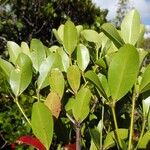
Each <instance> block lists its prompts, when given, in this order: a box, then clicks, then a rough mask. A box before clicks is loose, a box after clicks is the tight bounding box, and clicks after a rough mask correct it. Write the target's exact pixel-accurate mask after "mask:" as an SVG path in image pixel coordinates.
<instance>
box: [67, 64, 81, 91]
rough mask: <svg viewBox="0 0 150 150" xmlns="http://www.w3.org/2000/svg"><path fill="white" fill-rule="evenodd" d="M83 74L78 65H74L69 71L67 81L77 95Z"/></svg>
mask: <svg viewBox="0 0 150 150" xmlns="http://www.w3.org/2000/svg"><path fill="white" fill-rule="evenodd" d="M80 79H81V73H80V70H79V68H78V66H76V65H72V66H70V67H69V68H68V70H67V80H68V83H69V85H70V87H71V88H72V90H73V91H74V92H75V93H77V91H78V89H79V87H80Z"/></svg>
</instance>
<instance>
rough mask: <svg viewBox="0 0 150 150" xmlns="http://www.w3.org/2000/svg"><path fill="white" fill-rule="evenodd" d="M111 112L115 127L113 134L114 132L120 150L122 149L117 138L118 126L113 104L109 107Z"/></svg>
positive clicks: (118, 137)
mask: <svg viewBox="0 0 150 150" xmlns="http://www.w3.org/2000/svg"><path fill="white" fill-rule="evenodd" d="M111 110H112V115H113V120H114V125H115V132H116V136H117V142H118V145H119V147H120V148H122V147H123V146H122V142H121V139H120V136H119V130H118V125H117V119H116V114H115V103H113V104H112V106H111Z"/></svg>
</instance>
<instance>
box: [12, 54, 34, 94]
mask: <svg viewBox="0 0 150 150" xmlns="http://www.w3.org/2000/svg"><path fill="white" fill-rule="evenodd" d="M16 65H17V66H16V69H15V70H13V71H11V74H10V86H11V89H12V91H13V93H14V94H15V96H19V95H20V94H21V93H22V92H23V91H24V90H25V89H26V88H27V87H28V85H29V84H30V82H31V79H32V62H31V60H30V58H29V57H28V56H27V55H26V54H24V53H20V54H19V56H18V58H17V61H16Z"/></svg>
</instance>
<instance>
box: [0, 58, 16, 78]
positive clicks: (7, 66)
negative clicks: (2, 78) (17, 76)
mask: <svg viewBox="0 0 150 150" xmlns="http://www.w3.org/2000/svg"><path fill="white" fill-rule="evenodd" d="M0 68H1V69H2V70H3V72H4V74H5V75H6V78H7V80H8V79H9V77H10V73H11V71H13V70H14V67H13V65H12V64H11V63H10V62H8V61H6V60H4V59H2V58H0Z"/></svg>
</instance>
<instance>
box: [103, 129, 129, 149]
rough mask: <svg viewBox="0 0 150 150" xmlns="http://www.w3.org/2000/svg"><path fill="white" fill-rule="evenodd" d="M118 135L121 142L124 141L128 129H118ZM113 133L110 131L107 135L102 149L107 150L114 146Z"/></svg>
mask: <svg viewBox="0 0 150 150" xmlns="http://www.w3.org/2000/svg"><path fill="white" fill-rule="evenodd" d="M118 134H119V137H120V138H121V140H125V139H127V138H128V129H123V128H122V129H118ZM115 137H116V136H115V133H114V131H111V132H109V133H108V134H107V136H106V139H105V141H104V149H109V148H111V147H113V146H115V144H116V141H115Z"/></svg>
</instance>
